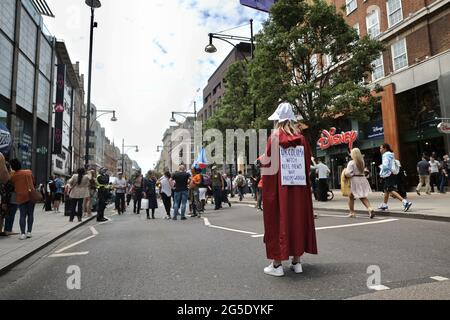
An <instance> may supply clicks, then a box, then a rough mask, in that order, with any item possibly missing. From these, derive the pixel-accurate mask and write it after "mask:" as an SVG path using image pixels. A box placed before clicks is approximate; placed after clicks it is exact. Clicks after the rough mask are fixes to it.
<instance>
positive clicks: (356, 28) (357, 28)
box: [353, 23, 361, 36]
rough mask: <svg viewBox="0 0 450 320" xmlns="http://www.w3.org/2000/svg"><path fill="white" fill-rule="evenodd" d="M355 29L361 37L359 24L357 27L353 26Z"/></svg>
mask: <svg viewBox="0 0 450 320" xmlns="http://www.w3.org/2000/svg"><path fill="white" fill-rule="evenodd" d="M353 29H355V31H356V33H357V34H358V36H361V32H360V30H359V23H357V24H355V25H354V26H353Z"/></svg>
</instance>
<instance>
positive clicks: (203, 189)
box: [198, 173, 211, 212]
mask: <svg viewBox="0 0 450 320" xmlns="http://www.w3.org/2000/svg"><path fill="white" fill-rule="evenodd" d="M201 178H202V180H201V181H200V185H199V186H198V198H199V200H200V206H201V211H202V212H205V208H206V194H207V192H208V186H209V185H207V184H210V182H211V180H210V179H209V177H207V176H206V175H205V174H203V173H202V175H201ZM207 179H208V180H207Z"/></svg>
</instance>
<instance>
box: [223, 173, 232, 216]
mask: <svg viewBox="0 0 450 320" xmlns="http://www.w3.org/2000/svg"><path fill="white" fill-rule="evenodd" d="M222 178H223V192H222V203H226V204H228V206H229V207H230V208H231V202H230V199H228V195H229V194H230V193H231V192H230V190H231V179H230V178H228V175H227V174H226V173H224V174H223V176H222Z"/></svg>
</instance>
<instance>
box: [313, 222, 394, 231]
mask: <svg viewBox="0 0 450 320" xmlns="http://www.w3.org/2000/svg"><path fill="white" fill-rule="evenodd" d="M394 221H398V219H386V220H380V221H373V222H362V223H353V224H344V225H340V226H329V227H321V228H316V230H317V231H319V230H329V229H340V228H351V227H359V226H367V225H371V224H380V223H388V222H394Z"/></svg>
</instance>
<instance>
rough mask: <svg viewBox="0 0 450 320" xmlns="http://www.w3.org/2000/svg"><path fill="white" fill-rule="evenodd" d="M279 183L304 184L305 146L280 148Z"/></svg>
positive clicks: (289, 184) (287, 184)
mask: <svg viewBox="0 0 450 320" xmlns="http://www.w3.org/2000/svg"><path fill="white" fill-rule="evenodd" d="M280 163H281V185H283V186H306V184H307V183H306V181H307V180H306V170H305V148H304V147H303V146H297V147H296V148H288V149H284V148H280Z"/></svg>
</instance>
